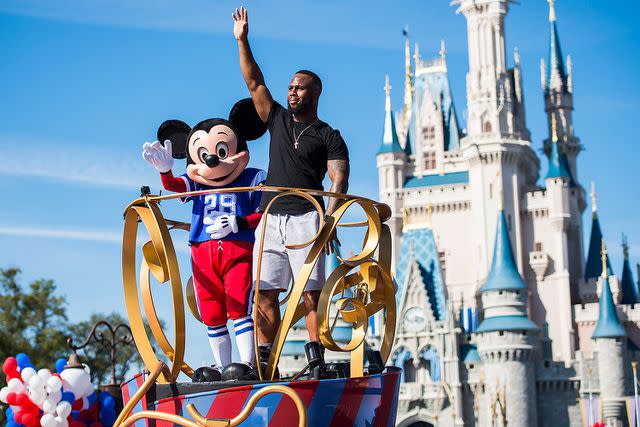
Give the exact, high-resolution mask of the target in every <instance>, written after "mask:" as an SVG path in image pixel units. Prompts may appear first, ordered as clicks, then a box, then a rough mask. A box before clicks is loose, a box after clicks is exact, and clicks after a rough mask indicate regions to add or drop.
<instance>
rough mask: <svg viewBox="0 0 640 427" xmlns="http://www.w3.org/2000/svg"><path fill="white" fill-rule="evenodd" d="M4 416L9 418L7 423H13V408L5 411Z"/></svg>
mask: <svg viewBox="0 0 640 427" xmlns="http://www.w3.org/2000/svg"><path fill="white" fill-rule="evenodd" d="M4 414H5V415H6V417H7V421H13V409H11V407H8V408H7V410H6V411H4Z"/></svg>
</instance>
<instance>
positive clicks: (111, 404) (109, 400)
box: [102, 393, 116, 409]
mask: <svg viewBox="0 0 640 427" xmlns="http://www.w3.org/2000/svg"><path fill="white" fill-rule="evenodd" d="M105 394H106V395H107V397H105V398H104V400H103V401H102V406H104V407H105V408H109V409H113V408H115V407H116V401H115V400H114V398H113V396H111V395H110V394H109V393H105Z"/></svg>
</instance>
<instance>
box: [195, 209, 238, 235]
mask: <svg viewBox="0 0 640 427" xmlns="http://www.w3.org/2000/svg"><path fill="white" fill-rule="evenodd" d="M202 223H203V224H204V225H206V227H205V229H204V231H206V232H207V233H209V235H210V236H211V238H212V239H213V240H220V239H222V238H224V237H227V236H228V235H229V234H231V233H237V232H238V220H237V218H236V216H235V215H229V214H222V215H218V216H215V217H211V216H206V217H204V220H202Z"/></svg>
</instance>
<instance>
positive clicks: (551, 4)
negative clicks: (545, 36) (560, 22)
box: [549, 0, 556, 22]
mask: <svg viewBox="0 0 640 427" xmlns="http://www.w3.org/2000/svg"><path fill="white" fill-rule="evenodd" d="M549 22H556V5H555V0H549Z"/></svg>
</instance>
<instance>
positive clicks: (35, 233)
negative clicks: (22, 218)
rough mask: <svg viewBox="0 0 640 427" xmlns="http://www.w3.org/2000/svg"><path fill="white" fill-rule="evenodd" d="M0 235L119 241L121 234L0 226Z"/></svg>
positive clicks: (107, 241) (120, 240)
mask: <svg viewBox="0 0 640 427" xmlns="http://www.w3.org/2000/svg"><path fill="white" fill-rule="evenodd" d="M0 235H5V236H21V237H42V238H58V239H67V240H89V241H93V242H106V243H120V242H122V234H121V233H116V232H113V231H97V230H64V229H59V228H36V227H26V226H21V227H0Z"/></svg>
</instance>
